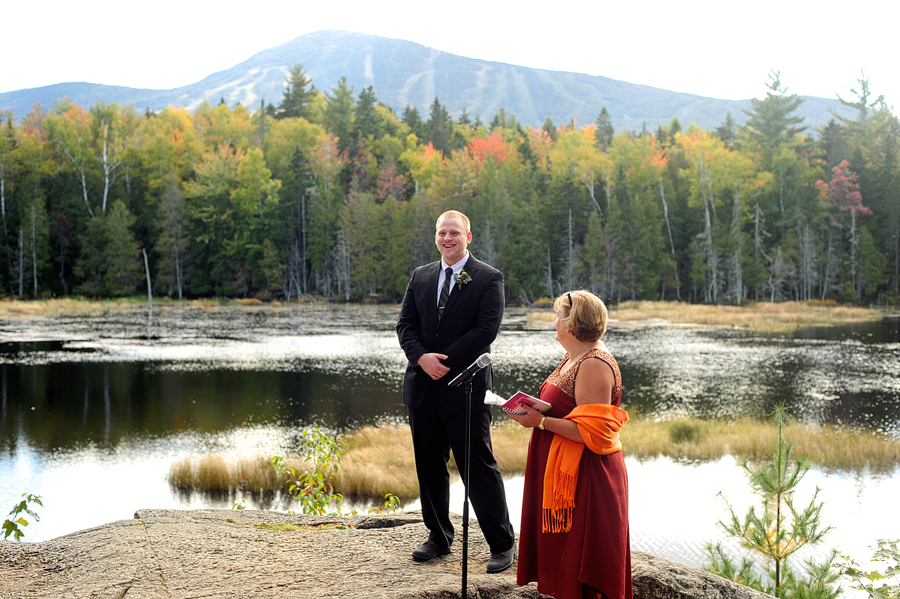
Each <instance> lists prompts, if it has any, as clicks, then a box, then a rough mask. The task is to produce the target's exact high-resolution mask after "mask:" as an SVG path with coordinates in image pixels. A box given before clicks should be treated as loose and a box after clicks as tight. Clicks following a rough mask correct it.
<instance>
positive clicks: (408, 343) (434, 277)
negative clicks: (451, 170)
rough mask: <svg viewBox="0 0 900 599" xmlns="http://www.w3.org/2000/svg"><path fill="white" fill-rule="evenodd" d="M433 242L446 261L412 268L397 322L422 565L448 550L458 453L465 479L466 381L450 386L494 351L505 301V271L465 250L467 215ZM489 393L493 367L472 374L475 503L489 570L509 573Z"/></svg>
mask: <svg viewBox="0 0 900 599" xmlns="http://www.w3.org/2000/svg"><path fill="white" fill-rule="evenodd" d="M434 241H435V243H436V244H437V248H438V250H439V251H440V252H441V260H440V261H438V262H433V263H431V264H426V265H425V266H420V267H419V268H417V269H416V270H415V271H413V274H412V277H411V278H410V280H409V285H408V286H407V288H406V295H404V296H403V306H402V308H401V309H400V319H399V322H398V323H397V335H398V337H399V338H400V346H401V347H402V348H403V351H404V352H405V353H406V357H407V359H408V360H409V363H408V365H407V367H406V373H405V374H404V377H403V403H404V404H406V406H407V407H408V410H409V426H410V429H411V430H412V436H413V447H414V450H415V456H416V473H417V475H418V477H419V494H420V498H421V501H422V515H423V518H424V521H425V526H426V527H427V528H428V530H429V531H430V534H429V536H428V540H427V541H426V542H425V543H423V544H422V545H420V546H419V547H418V548H416V550H415V551H413V559H415V560H417V561H426V560H429V559H432V558H434V557H437V556H439V555H444V554H446V553H449V552H450V544H451V543H452V542H453V525H452V523H451V522H450V516H449V510H450V474H449V472H448V470H447V461H448V460H449V459H450V451H451V450H452V451H453V456H454V457H455V458H456V465H457V467H458V468H459V469H460V474H461V475H462V476H463V480H465V472H463V470H464V468H465V463H466V460H465V455H466V454H465V451H466V448H465V439H466V392H465V385H459V386H457V387H448V386H447V383H449V382H450V381H452V380H453V378H454V377H455V376H456V375H458V374H459V373H460V372H461V371H463V370H464V369H465V368H466V367H467V366H469V365H470V364H472V363H473V362H474V361H475V360H476V359H477V358H478V357H479V356H481V354H483V353H485V352H489V351H490V349H491V342H492V341H493V340H494V339H496V337H497V332H498V331H499V330H500V321H501V320H502V319H503V304H504V292H503V275H502V274H501V273H500V271H498V270H496V269H495V268H493V267H491V266H489V265H487V264H485V263H484V262H479V261H478V260H476V259H475V258H474V257H473V256H472V255H470V254H469V252H468V250H467V249H466V247H467V246H468V244H469V243H470V242H471V241H472V232H471V231H470V228H469V219H468V218H467V217H466V216H465V215H464V214H462V213H461V212H457V211H455V210H451V211H449V212H445V213H444V214H442V215H441V216H440V217H439V218H438V220H437V225H436V232H435V238H434ZM448 271H449V272H448ZM492 387H493V385H492V382H491V367H490V366H488V367H487V368H484V369H483V370H481V371H479V372H478V373H476V374H475V376H474V377H473V380H472V412H471V455H470V459H469V464H470V466H469V467H470V469H471V471H470V472H469V498H470V500H471V502H472V507H473V508H474V510H475V515H476V517H477V518H478V524H479V525H480V527H481V530H482V532H483V533H484V537H485V539H486V540H487V542H488V545H489V546H490V548H491V559H490V561H489V562H488V566H487V571H488V572H489V573H493V572H502V571H503V570H505V569H507V568H508V567H509V566H510V565H512V561H513V557H514V556H515V552H516V539H515V533H514V531H513V527H512V524H510V521H509V511H508V509H507V505H506V491H505V488H504V486H503V479H502V478H501V476H500V469H499V468H498V467H497V462H496V460H495V459H494V454H493V451H492V449H491V411H490V406H487V405H485V404H484V402H483V398H484V392H485V390H487V389H492Z"/></svg>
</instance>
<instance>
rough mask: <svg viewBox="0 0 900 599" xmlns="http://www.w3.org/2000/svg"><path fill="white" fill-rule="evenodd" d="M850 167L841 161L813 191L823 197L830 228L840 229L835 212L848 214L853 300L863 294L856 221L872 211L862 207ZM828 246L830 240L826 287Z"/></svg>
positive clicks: (827, 275)
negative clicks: (831, 225)
mask: <svg viewBox="0 0 900 599" xmlns="http://www.w3.org/2000/svg"><path fill="white" fill-rule="evenodd" d="M849 165H850V163H849V162H847V161H846V160H843V161H842V162H841V163H840V164H838V165H837V166H835V167H834V168H832V169H831V181H829V182H827V183H826V182H825V181H823V180H822V179H819V180H818V181H816V188H818V190H819V193H820V194H821V196H822V200H823V201H824V202H825V204H826V207H827V208H828V209H829V212H831V214H832V218H833V221H832V224H838V225H840V220H839V219H838V218H837V214H835V212H834V211H835V210H837V212H849V213H850V276H851V278H850V280H851V281H852V285H853V293H854V296H855V298H856V299H859V298H860V297H861V294H862V285H860V284H859V283H860V282H859V280H858V279H859V277H858V272H859V268H858V265H859V236H858V235H857V225H856V220H857V218H858V217H859V215H869V214H872V211H871V210H869V209H868V208H867V207H866V206H863V197H862V193H861V192H860V191H859V176H858V175H857V174H856V173H854V172H853V171H851V170H850V169H849V168H848V167H849ZM830 256H831V243H830V239H829V259H828V260H827V261H826V267H825V268H826V270H825V283H826V284H827V282H828V279H829V276H830V273H829V272H828V271H829V268H830V264H831V259H830Z"/></svg>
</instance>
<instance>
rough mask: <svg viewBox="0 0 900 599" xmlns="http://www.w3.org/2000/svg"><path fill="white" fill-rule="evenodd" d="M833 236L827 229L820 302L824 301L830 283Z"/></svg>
mask: <svg viewBox="0 0 900 599" xmlns="http://www.w3.org/2000/svg"><path fill="white" fill-rule="evenodd" d="M833 241H834V235H833V234H832V231H831V228H830V227H829V229H828V253H827V254H826V256H825V276H824V277H823V278H822V301H825V295H826V294H827V293H828V285H829V283H830V281H831V261H832V259H833V256H834V253H833V252H834V246H833Z"/></svg>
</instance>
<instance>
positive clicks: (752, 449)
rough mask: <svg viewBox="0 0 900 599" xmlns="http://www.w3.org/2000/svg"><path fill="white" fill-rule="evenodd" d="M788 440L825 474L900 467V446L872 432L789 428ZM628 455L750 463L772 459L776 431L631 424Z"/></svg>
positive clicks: (751, 426)
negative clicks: (726, 457) (730, 459)
mask: <svg viewBox="0 0 900 599" xmlns="http://www.w3.org/2000/svg"><path fill="white" fill-rule="evenodd" d="M784 434H785V438H786V439H787V440H788V442H790V443H791V444H793V446H794V452H793V455H794V456H795V457H799V458H804V459H806V460H808V461H809V462H811V463H812V464H813V465H815V466H818V467H820V468H824V469H826V470H856V469H868V470H871V471H874V472H887V471H890V470H892V469H893V468H895V467H896V466H897V465H898V464H900V442H897V441H892V440H890V439H887V438H885V437H883V436H880V435H877V434H875V433H870V432H861V431H845V430H837V429H831V428H825V427H813V426H804V425H801V424H798V423H790V424H788V425H787V426H786V427H785V433H784ZM621 436H622V445H623V451H624V452H625V455H629V456H635V457H654V456H668V457H672V458H676V459H688V460H711V459H717V458H720V457H722V456H724V455H733V456H738V457H745V458H748V459H751V460H762V459H767V458H768V457H769V456H771V455H772V449H771V446H772V441H773V439H774V437H775V427H774V426H773V425H772V424H771V423H769V422H763V421H758V420H749V419H748V420H738V421H718V420H717V421H707V420H704V421H695V420H687V419H683V420H673V421H669V422H662V423H660V422H653V421H650V420H641V419H637V420H633V421H631V422H629V423H628V424H627V425H626V426H625V428H624V429H623V430H622V435H621Z"/></svg>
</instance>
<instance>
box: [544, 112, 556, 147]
mask: <svg viewBox="0 0 900 599" xmlns="http://www.w3.org/2000/svg"><path fill="white" fill-rule="evenodd" d="M541 129H543V130H544V131H545V132H546V133H547V137H549V138H550V139H552V140H553V141H556V133H557V132H556V125H554V124H553V121H551V120H550V117H547V120H546V121H544V126H543V127H541Z"/></svg>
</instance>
